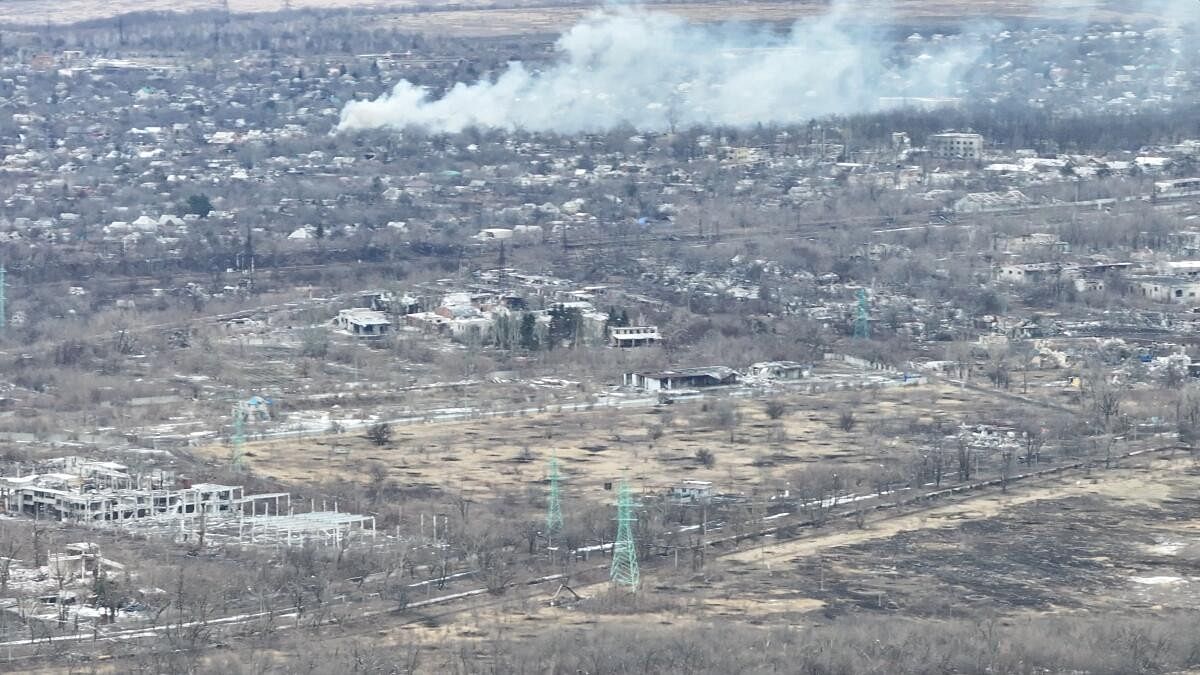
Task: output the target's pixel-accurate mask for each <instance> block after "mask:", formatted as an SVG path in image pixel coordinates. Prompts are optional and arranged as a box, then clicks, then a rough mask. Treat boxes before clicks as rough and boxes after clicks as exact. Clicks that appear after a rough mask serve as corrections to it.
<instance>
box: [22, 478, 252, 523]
mask: <svg viewBox="0 0 1200 675" xmlns="http://www.w3.org/2000/svg"><path fill="white" fill-rule="evenodd" d="M126 477H127V478H128V479H129V480H132V477H129V476H126ZM241 499H242V487H241V486H237V485H217V484H210V483H202V484H197V485H193V486H191V487H189V488H182V489H162V490H153V489H151V490H141V489H136V488H124V489H121V488H102V487H97V486H96V485H95V484H94V483H91V482H89V481H87V480H85V479H84V478H83V477H82V476H74V475H71V474H64V473H45V474H32V475H29V476H22V477H5V478H0V502H2V503H3V505H4V508H5V510H7V511H8V512H10V513H22V514H25V515H29V516H34V517H36V518H49V519H53V520H73V521H80V522H93V521H108V520H128V519H133V518H147V517H152V516H161V515H184V514H201V513H223V512H227V511H231V510H234V509H235V508H237V506H238V504H239V503H240V501H241Z"/></svg>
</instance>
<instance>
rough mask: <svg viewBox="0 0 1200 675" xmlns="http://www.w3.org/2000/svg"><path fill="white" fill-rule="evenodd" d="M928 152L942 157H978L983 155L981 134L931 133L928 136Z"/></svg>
mask: <svg viewBox="0 0 1200 675" xmlns="http://www.w3.org/2000/svg"><path fill="white" fill-rule="evenodd" d="M929 154H930V155H931V156H933V157H938V158H942V159H980V158H982V157H983V136H980V135H979V134H964V133H946V134H933V135H932V136H930V137H929Z"/></svg>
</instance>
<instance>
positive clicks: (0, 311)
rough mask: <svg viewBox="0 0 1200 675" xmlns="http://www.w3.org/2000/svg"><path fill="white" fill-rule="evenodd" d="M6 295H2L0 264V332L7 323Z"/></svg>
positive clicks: (2, 281)
mask: <svg viewBox="0 0 1200 675" xmlns="http://www.w3.org/2000/svg"><path fill="white" fill-rule="evenodd" d="M6 304H7V297H6V296H5V295H4V265H0V332H3V331H4V328H5V327H6V326H7V325H8V307H7V306H6Z"/></svg>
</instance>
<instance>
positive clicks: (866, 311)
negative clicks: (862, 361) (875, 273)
mask: <svg viewBox="0 0 1200 675" xmlns="http://www.w3.org/2000/svg"><path fill="white" fill-rule="evenodd" d="M854 337H855V338H857V339H859V340H866V339H867V338H869V337H871V311H870V307H869V305H868V304H867V289H865V288H860V289H858V316H856V317H855V318H854Z"/></svg>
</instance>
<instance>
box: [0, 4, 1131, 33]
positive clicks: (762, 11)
mask: <svg viewBox="0 0 1200 675" xmlns="http://www.w3.org/2000/svg"><path fill="white" fill-rule="evenodd" d="M289 4H290V6H291V7H292V8H294V9H304V8H313V9H339V8H344V9H360V10H366V11H372V12H378V13H381V14H383V15H384V17H383V18H382V19H380V20H381V21H386V22H389V23H391V24H392V25H394V26H396V27H398V28H402V29H404V30H412V31H420V32H425V33H434V34H445V35H464V36H471V35H474V36H497V35H521V34H539V33H557V32H560V31H561V30H563V29H564V28H566V27H568V26H570V25H572V24H574V23H575V22H576V21H578V19H579V18H580V17H581V16H582V15H583V14H585V13H587V12H589V11H592V9H594V7H595V6H578V5H573V6H555V4H554V3H534V2H531V3H528V4H529V5H530V6H528V7H516V8H495V7H494V6H493V5H492V3H488V2H483V1H481V0H477V1H474V2H471V1H469V2H462V3H454V4H453V6H452V7H451V6H450V5H449V3H439V2H420V1H413V0H291V1H290V3H285V2H284V0H229V9H230V11H232V12H234V13H255V12H274V11H280V10H282V9H284V8H285V7H286V6H287V5H289ZM1092 4H1093V3H1091V2H1086V1H1084V0H1057V1H1052V2H1033V1H1029V0H1009V1H1002V0H989V1H987V2H972V3H963V2H952V1H950V0H897V1H896V2H873V3H855V13H856V14H857V15H861V16H862V17H864V18H866V20H869V21H884V20H895V21H956V20H960V19H963V18H973V17H977V18H984V17H988V18H1031V19H1041V20H1063V19H1066V20H1080V19H1082V18H1083V17H1086V16H1090V17H1091V18H1093V19H1095V20H1097V21H1110V20H1118V19H1119V20H1133V21H1137V20H1153V19H1154V17H1152V16H1148V15H1142V14H1139V13H1136V12H1131V11H1128V10H1119V11H1118V10H1113V9H1110V8H1103V9H1099V8H1097V9H1089V8H1090V7H1091V6H1092ZM596 6H599V4H597V5H596ZM828 6H829V3H827V2H821V1H819V0H803V1H801V2H778V1H770V0H767V1H763V2H755V1H747V2H736V3H727V2H693V3H672V4H670V5H668V6H666V7H664V8H663V9H664V10H665V11H670V12H672V13H675V14H679V15H681V16H685V17H687V18H689V19H692V20H695V21H731V20H741V21H769V22H786V21H791V20H794V19H797V18H801V17H804V16H810V15H812V14H815V13H818V12H822V11H825V10H826V8H827V7H828ZM220 7H221V3H220V2H218V1H217V0H175V1H171V2H167V1H166V0H136V1H135V0H114V1H113V2H94V1H91V0H63V1H60V2H48V1H47V0H8V1H7V2H3V3H0V23H16V24H26V25H44V24H47V23H51V24H64V23H72V22H76V21H86V20H96V19H104V18H108V17H113V16H117V15H120V14H125V13H129V12H189V11H197V10H209V9H218V8H220Z"/></svg>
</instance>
